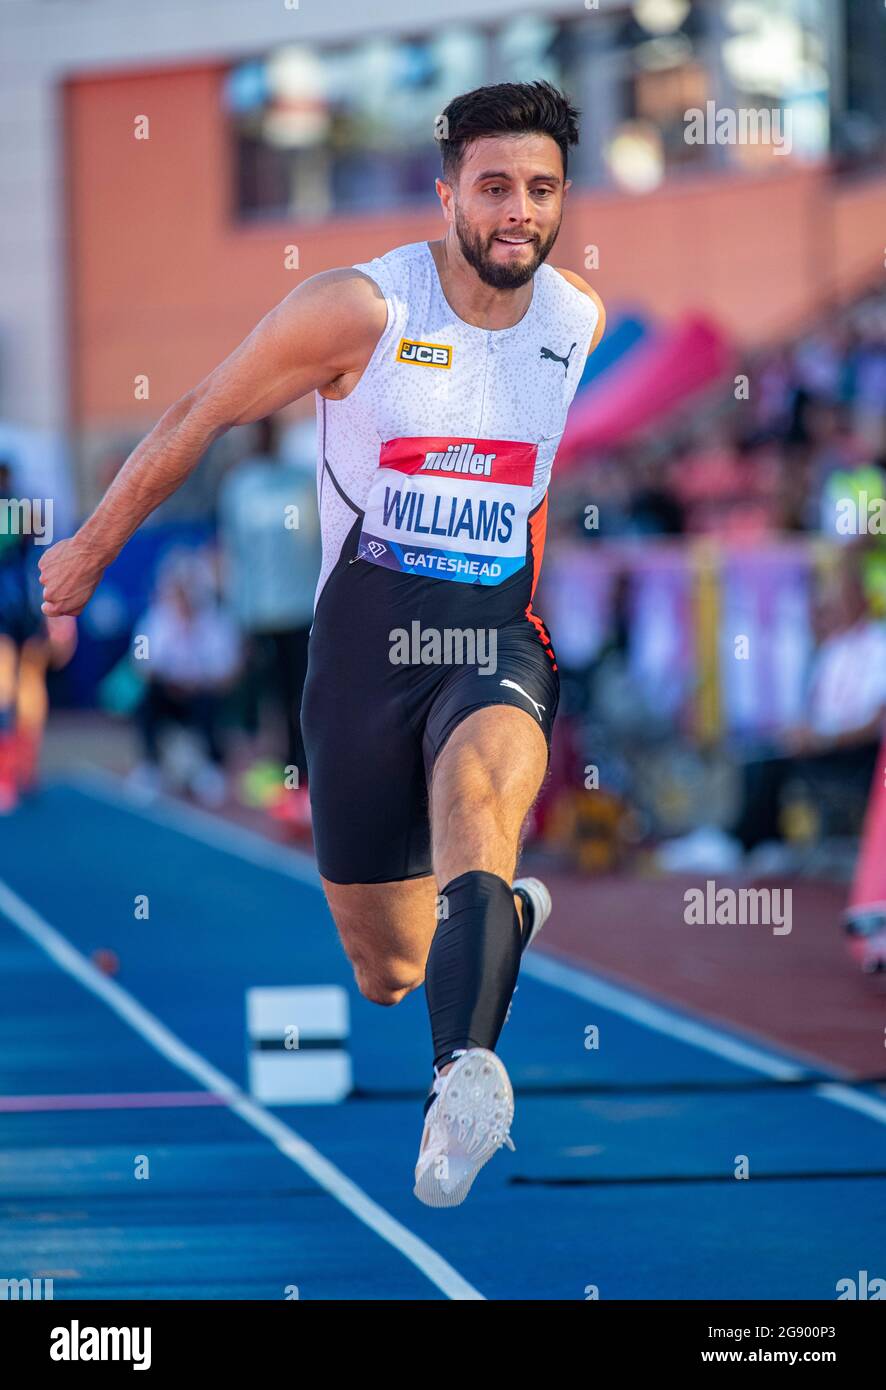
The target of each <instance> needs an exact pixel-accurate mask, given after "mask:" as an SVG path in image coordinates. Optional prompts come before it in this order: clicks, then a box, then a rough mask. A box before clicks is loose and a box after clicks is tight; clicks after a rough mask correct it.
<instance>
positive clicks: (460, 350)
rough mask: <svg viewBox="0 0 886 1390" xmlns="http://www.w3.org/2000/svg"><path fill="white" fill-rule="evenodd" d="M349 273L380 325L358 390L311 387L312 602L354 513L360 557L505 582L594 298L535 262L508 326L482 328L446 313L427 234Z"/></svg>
mask: <svg viewBox="0 0 886 1390" xmlns="http://www.w3.org/2000/svg"><path fill="white" fill-rule="evenodd" d="M354 269H356V270H360V271H362V272H363V273H364V274H365V275H368V276H369V277H370V278H371V279H372V280H374V281H375V282H376V284H377V285H378V286H379V288H380V290H381V292H382V294H383V295H384V298H385V302H386V305H387V311H388V318H387V325H386V327H385V330H384V332H383V333H382V335H381V338H380V339H379V341H378V343H377V345H376V347H375V351H374V352H373V354H372V357H371V359H370V361H369V363H368V364H367V366H366V369H365V371H364V372H363V374H362V376H361V377H360V380H359V381H358V382H357V385H356V387H355V388H354V390H353V391H352V392H351V393H350V394H349V395H348V396H346V397H345V398H344V399H343V400H340V401H331V400H327V399H326V398H325V397H323V396H321V395H320V394H319V392H317V393H316V405H317V423H318V433H317V443H318V496H319V505H320V517H321V525H322V532H323V566H322V569H321V572H320V578H319V582H318V585H317V593H316V598H319V596H320V592H321V591H322V588H323V586H324V584H325V583H326V580H327V578H328V577H329V574H330V572H331V571H332V569H333V568H334V566H335V565H336V563H337V561H338V560H339V558H340V555H341V549H342V545H343V543H344V541H345V538H346V537H347V535H348V533H349V532H350V530H351V528H352V527H353V525H354V518H355V514H359V513H363V514H364V519H363V526H362V532H361V536H360V542H359V546H358V551H357V554H358V556H359V557H360V558H361V559H364V560H367V561H369V562H370V563H374V564H380V565H385V566H387V567H389V568H391V569H395V570H401V571H406V572H409V573H412V574H416V575H422V576H425V577H428V578H435V579H440V580H450V581H455V582H463V583H472V584H476V583H480V584H498V583H501V582H502V580H504V579H505V578H507V577H508V576H509V575H511V574H513V573H514V571H515V570H517V569H519V568H520V567H521V566H522V565H523V564H525V562H526V547H527V533H528V527H527V519H528V516H529V514H530V513H531V512H533V511H534V510H535V509H536V507H537V506H538V505H539V503H540V502H541V501H542V500H543V499H544V497H545V494H546V492H547V488H548V482H549V479H550V475H551V467H552V464H553V461H554V455H555V453H556V451H557V445H558V444H559V442H560V437H561V435H562V433H563V429H564V426H565V424H566V413H567V411H568V409H569V406H570V404H571V402H572V398H573V396H574V394H575V390H576V387H577V386H578V382H579V380H580V378H581V374H582V371H583V369H584V365H585V361H586V358H587V353H588V349H589V347H590V343H591V339H592V337H593V334H594V330H595V328H596V326H597V320H598V316H599V315H598V309H597V305H596V304H595V302H594V301H593V300H592V299H591V298H590V297H589V296H588V295H586V294H583V293H582V292H581V291H580V290H578V289H576V288H575V286H574V285H571V284H570V283H569V281H568V280H566V279H565V278H564V277H563V276H562V275H560V274H559V273H558V272H557V271H556V270H554V269H553V268H552V267H551V266H548V265H546V264H543V265H541V266H539V268H538V270H537V271H536V273H535V276H534V277H533V293H532V300H531V302H530V305H529V308H528V309H527V311H526V313H525V314H524V315H523V318H522V319H521V320H520V322H519V323H516V324H514V325H513V327H511V328H502V329H487V328H478V327H476V326H475V325H473V324H469V323H466V322H464V320H463V319H460V318H458V317H457V315H456V314H455V313H454V312H453V310H452V309H451V308H450V306H449V304H448V302H447V300H446V298H445V296H444V294H443V290H442V286H441V284H440V278H439V275H438V273H437V267H436V263H435V261H434V258H433V255H432V252H431V248H430V246H429V245H428V243H427V241H418V242H413V243H411V244H409V245H407V246H400V247H397V248H396V249H395V250H393V251H389V252H388V254H387V255H385V256H379V257H377V258H376V259H375V260H372V261H368V262H364V263H362V264H358V265H356V266H355V267H354ZM315 602H316V599H315Z"/></svg>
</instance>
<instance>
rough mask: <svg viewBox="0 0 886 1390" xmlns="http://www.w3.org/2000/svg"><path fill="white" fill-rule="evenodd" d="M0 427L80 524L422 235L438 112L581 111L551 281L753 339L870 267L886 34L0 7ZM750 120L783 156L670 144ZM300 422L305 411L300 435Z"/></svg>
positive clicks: (485, 16) (789, 2) (661, 11)
mask: <svg viewBox="0 0 886 1390" xmlns="http://www.w3.org/2000/svg"><path fill="white" fill-rule="evenodd" d="M0 22H2V26H3V45H2V49H3V58H2V79H3V80H2V83H0V103H2V109H3V121H4V126H5V132H6V138H5V140H4V142H3V146H2V154H0V190H2V196H3V202H4V211H5V217H4V224H5V228H6V230H5V233H4V242H5V244H4V255H3V257H2V258H0V303H2V306H3V307H2V310H0V422H2V423H5V424H6V425H7V426H14V427H17V428H20V429H26V430H29V431H31V432H32V433H33V435H34V437H37V438H39V439H40V440H42V441H43V442H44V444H45V446H46V448H47V449H48V450H54V451H55V452H56V455H57V454H58V450H59V447H60V445H61V444H62V443H64V442H66V441H67V442H68V443H69V444H70V447H71V448H72V450H73V454H74V458H75V461H76V465H77V467H76V476H77V481H78V488H79V502H80V505H81V506H87V505H90V504H91V503H92V502H94V500H95V498H96V496H97V494H98V493H99V492H100V491H101V490H102V488H103V487H104V486H105V485H106V483H107V481H108V479H109V477H110V476H111V475H112V473H113V471H114V468H115V467H116V466H117V464H118V463H119V461H120V459H121V456H122V455H125V453H126V451H127V450H128V448H129V447H130V446H131V444H132V443H133V442H134V441H135V439H137V438H138V437H139V436H140V435H141V434H143V433H144V432H145V430H146V429H147V428H148V427H149V426H150V424H151V423H152V422H153V421H154V420H155V419H156V418H157V416H158V415H159V414H160V413H161V411H162V410H163V409H164V408H165V407H166V406H167V405H168V404H169V403H170V402H171V401H172V400H173V399H174V398H175V397H176V396H178V395H179V394H181V392H182V391H183V390H185V389H186V388H187V387H188V386H189V385H191V384H193V383H194V382H195V381H197V380H199V379H200V378H201V377H202V376H203V375H205V373H206V372H208V371H209V370H210V369H211V368H212V366H213V365H214V364H215V363H216V362H217V361H218V360H219V359H220V358H221V357H222V356H224V355H225V354H226V353H227V352H228V351H230V350H231V349H232V348H233V347H234V346H235V345H236V343H237V342H238V341H239V340H240V338H242V337H243V336H244V334H245V333H246V332H248V330H249V329H250V328H251V326H252V325H253V324H254V322H255V321H256V319H257V318H258V317H259V316H260V315H261V314H263V313H264V312H265V311H267V310H268V309H269V308H270V307H271V306H272V305H273V304H274V303H275V302H276V301H277V300H279V299H280V298H281V297H282V296H283V295H285V294H286V293H287V291H288V290H290V289H291V288H292V287H293V285H295V284H297V283H298V282H299V281H300V280H301V279H304V278H305V277H306V276H308V275H311V274H314V273H316V272H317V271H320V270H323V269H326V268H328V267H330V266H334V265H341V264H350V263H352V262H354V261H357V260H366V259H369V258H370V257H372V256H374V255H377V254H380V253H382V252H383V251H385V250H386V249H388V248H390V247H391V246H393V245H396V244H398V243H401V242H404V241H412V240H418V239H421V238H423V237H434V236H436V235H439V232H440V227H441V222H440V216H439V207H438V203H437V200H436V196H435V193H434V179H435V177H436V176H437V173H438V158H437V150H436V146H435V142H434V123H435V119H436V117H437V115H438V114H439V112H440V111H441V110H442V108H443V106H444V105H445V104H446V102H447V101H448V100H449V98H450V97H451V96H453V95H454V94H456V93H457V92H460V91H465V90H467V89H469V88H471V87H474V86H477V85H480V84H482V83H486V82H495V81H504V80H527V79H532V78H537V77H546V78H549V79H550V80H552V81H553V82H555V83H557V84H559V85H561V86H563V87H564V88H565V89H566V90H567V91H568V93H569V94H570V96H571V97H572V98H573V99H574V100H575V101H576V102H577V103H578V104H579V106H580V107H581V108H582V110H583V113H584V122H583V139H582V144H581V146H580V148H579V150H578V151H577V152H576V156H575V159H574V163H573V165H572V166H571V167H570V175H571V177H572V178H573V180H574V187H573V190H572V193H571V196H570V202H569V208H568V213H567V216H566V218H565V220H564V226H563V232H562V234H561V240H560V243H559V245H558V252H557V259H558V261H559V263H561V264H564V265H569V266H572V267H573V268H575V269H577V270H580V271H582V272H583V273H586V274H587V275H588V276H589V278H591V279H592V280H593V282H594V283H595V284H597V285H598V286H599V288H600V290H601V292H602V293H603V295H604V297H605V298H606V299H607V301H608V302H610V303H623V304H632V305H636V306H638V307H639V308H640V309H642V310H643V311H645V312H647V313H653V314H658V315H662V316H664V317H668V316H673V315H675V314H677V313H680V312H683V311H685V310H687V309H702V310H705V311H707V312H708V313H710V314H712V315H713V316H714V317H716V318H717V319H718V320H720V322H721V323H722V324H723V325H724V326H725V327H726V328H727V329H728V331H729V332H730V333H731V335H732V336H733V337H734V338H735V339H736V340H737V341H738V342H740V343H743V344H747V345H754V344H758V343H763V342H766V341H769V340H771V339H772V338H774V337H775V336H777V335H778V334H780V333H782V332H784V331H786V330H787V329H789V328H790V327H791V326H794V325H796V324H798V323H801V322H802V321H803V319H804V318H805V317H808V316H809V315H810V314H811V313H812V312H814V311H815V310H816V309H817V308H820V307H821V306H822V305H825V304H827V303H828V302H829V300H830V299H831V298H832V297H834V296H839V295H841V294H844V293H849V292H851V291H852V290H853V289H854V288H855V287H856V286H857V285H858V284H861V283H863V282H865V280H869V279H870V277H871V276H872V275H873V274H874V273H875V272H876V271H877V270H878V269H879V271H880V272H882V264H883V232H882V228H883V225H884V218H886V173H884V165H883V156H884V149H886V96H884V92H886V88H884V84H883V73H884V71H886V9H884V7H883V6H882V5H873V4H869V3H867V0H696V3H689V0H633V3H629V2H628V0H598V3H592V0H585V4H584V5H583V6H582V5H580V4H575V3H573V4H569V3H563V0H535V3H533V4H532V5H531V6H529V7H526V8H521V7H520V6H515V5H514V4H513V2H512V0H450V3H449V4H448V5H447V6H446V7H445V9H443V10H441V9H439V8H435V7H425V8H423V9H419V8H418V7H416V6H415V5H413V4H410V3H408V0H374V4H373V5H372V6H371V7H369V6H367V7H365V10H361V8H360V7H357V6H355V5H354V4H353V0H324V3H322V4H319V3H316V0H301V3H300V4H299V3H298V0H292V2H291V3H289V0H252V3H249V4H244V3H242V0H154V3H152V4H151V5H149V6H146V5H144V4H141V3H137V0H39V3H38V2H37V0H5V3H4V5H3V7H2V21H0ZM693 109H696V110H698V111H700V112H704V113H707V115H708V117H709V120H711V121H712V120H713V115H712V112H721V111H723V110H726V111H733V112H734V111H738V110H764V111H766V112H768V113H770V115H772V114H774V116H775V117H776V118H777V121H776V126H775V130H776V132H778V131H782V132H783V131H789V134H790V139H789V140H787V141H786V140H784V139H777V138H776V137H775V136H772V138H770V139H768V140H767V139H762V140H760V139H750V138H749V139H745V140H743V141H734V142H727V143H721V142H720V140H719V139H718V137H717V136H716V133H715V132H714V130H713V126H712V125H709V127H708V135H707V137H706V138H705V139H704V140H702V141H696V142H692V141H690V140H689V139H687V122H686V113H687V111H690V110H693ZM310 404H311V403H310V402H306V403H305V408H306V409H308V408H310Z"/></svg>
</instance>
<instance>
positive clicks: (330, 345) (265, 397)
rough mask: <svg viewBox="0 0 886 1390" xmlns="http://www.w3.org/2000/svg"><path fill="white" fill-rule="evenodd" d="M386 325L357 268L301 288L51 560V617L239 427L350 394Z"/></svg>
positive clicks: (85, 594)
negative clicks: (305, 400)
mask: <svg viewBox="0 0 886 1390" xmlns="http://www.w3.org/2000/svg"><path fill="white" fill-rule="evenodd" d="M386 319H387V308H386V306H385V302H384V299H383V297H382V295H381V292H380V291H379V289H378V286H377V285H376V284H375V283H374V282H373V281H372V280H370V279H369V277H368V276H366V275H362V274H361V273H360V272H359V271H355V270H352V269H350V268H343V269H340V270H328V271H324V272H322V273H321V274H319V275H314V276H312V277H311V278H310V279H309V280H306V281H305V282H304V283H303V284H301V285H299V286H298V288H297V289H294V290H293V291H292V293H291V294H289V295H287V297H286V298H285V299H284V300H282V301H281V303H280V304H278V305H277V306H276V308H274V309H272V310H271V312H270V313H269V314H267V315H266V316H265V318H263V319H262V320H261V322H260V323H259V324H258V325H257V326H256V327H255V328H254V329H253V331H252V332H251V333H250V335H249V337H248V338H246V339H245V340H244V341H243V342H242V343H241V344H240V346H239V347H238V348H236V349H235V350H234V352H232V353H231V355H230V357H227V358H226V359H225V360H224V362H222V363H221V364H220V365H219V366H218V367H216V368H215V370H214V371H213V372H210V374H209V376H208V377H206V379H205V380H204V381H202V382H201V383H200V385H199V386H196V387H194V389H193V390H191V391H188V392H186V393H185V395H184V396H182V397H181V399H180V400H178V401H176V402H175V404H174V405H172V406H170V407H169V409H168V410H167V411H166V412H165V414H164V415H163V416H161V418H160V419H159V420H158V421H157V424H156V425H155V426H154V428H153V429H152V430H151V432H150V434H148V435H147V436H146V437H145V438H144V439H143V440H142V442H141V443H140V444H139V445H138V446H137V447H136V448H135V449H134V450H133V452H132V453H131V454H130V456H129V458H128V459H127V460H126V462H125V464H124V465H123V467H122V468H121V470H120V472H119V473H118V474H117V476H116V478H115V479H114V481H113V482H112V483H111V485H110V487H109V488H108V490H107V492H106V493H105V495H104V497H103V498H102V500H101V502H100V503H99V504H98V506H97V507H96V509H95V511H94V512H93V514H92V516H90V517H89V519H88V520H87V521H85V522H84V523H83V525H82V526H81V527H80V529H79V531H78V532H77V533H76V535H75V536H73V537H72V538H71V539H70V540H65V541H59V543H58V544H57V545H54V546H52V548H51V549H50V550H48V551H47V552H46V553H45V554H44V556H43V558H42V559H41V561H40V577H41V581H42V583H43V596H44V602H43V612H44V613H45V614H47V615H48V616H50V617H56V616H59V615H61V614H71V615H76V614H77V613H80V612H82V610H83V608H84V607H85V606H86V604H87V603H88V601H89V599H90V598H91V596H92V594H93V592H94V590H95V588H96V586H97V585H98V583H99V580H100V579H101V577H102V574H103V573H104V571H105V569H106V568H107V566H108V565H109V564H110V563H111V561H112V560H113V559H114V558H115V557H116V556H117V555H118V554H119V552H120V550H122V548H123V546H124V545H125V544H126V542H127V541H128V540H129V538H130V536H131V535H132V534H133V532H134V531H136V530H137V529H138V527H139V526H140V525H141V524H142V522H143V521H144V520H145V518H146V517H148V516H150V514H151V512H152V511H154V509H155V508H156V507H158V506H159V505H160V503H161V502H163V501H165V500H166V498H167V497H169V496H170V495H171V494H172V493H173V492H175V490H176V489H177V488H178V487H180V486H181V484H182V483H183V482H184V481H185V479H186V478H187V477H188V475H189V474H190V473H191V472H193V470H194V469H195V468H196V466H197V464H198V463H199V462H200V459H201V458H202V456H203V454H204V453H205V452H206V449H207V448H208V446H209V445H210V444H211V443H212V442H213V440H215V439H217V438H218V437H219V436H220V435H222V434H224V433H225V431H226V430H228V429H230V428H231V427H232V426H233V425H246V424H250V423H251V422H252V421H254V420H260V419H262V418H263V417H264V416H265V415H271V414H273V413H274V412H275V411H277V410H281V409H282V408H283V406H285V405H288V404H289V403H290V402H291V401H294V400H298V398H299V397H300V396H304V395H307V393H308V392H310V391H314V390H318V391H321V392H322V394H324V395H329V396H333V397H339V396H342V395H347V394H348V390H349V389H350V388H351V386H352V385H353V382H354V378H355V377H357V378H359V376H360V374H361V372H362V371H363V369H364V367H365V366H366V364H367V363H368V361H369V359H370V357H371V356H372V353H373V350H374V348H375V346H376V344H377V342H378V340H379V338H380V337H381V334H382V333H383V331H384V327H385V323H386Z"/></svg>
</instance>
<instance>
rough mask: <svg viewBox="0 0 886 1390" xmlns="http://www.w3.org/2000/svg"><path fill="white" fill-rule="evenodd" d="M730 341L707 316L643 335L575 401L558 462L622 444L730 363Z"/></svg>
mask: <svg viewBox="0 0 886 1390" xmlns="http://www.w3.org/2000/svg"><path fill="white" fill-rule="evenodd" d="M732 360H733V350H732V345H731V343H730V342H729V341H728V339H727V338H726V336H725V334H724V333H723V332H722V330H721V329H720V328H718V327H717V325H716V324H714V323H713V322H712V321H711V320H710V319H707V318H704V317H702V316H693V317H690V318H686V319H684V320H683V321H682V322H681V323H679V324H677V326H676V327H675V328H673V329H671V330H669V331H667V332H664V333H661V334H658V335H656V337H654V338H653V339H651V340H649V339H646V340H645V341H644V342H643V343H641V345H640V346H639V347H638V348H637V349H636V350H635V351H634V352H632V353H630V354H629V355H628V356H627V357H626V358H624V359H623V360H622V361H621V362H619V363H617V364H616V366H614V367H613V368H612V370H611V371H609V372H606V373H605V375H604V376H602V377H601V378H600V379H599V380H598V381H596V382H594V383H592V384H591V385H590V386H589V387H588V388H587V390H585V391H583V392H582V393H581V394H580V395H579V396H578V397H577V398H576V401H575V404H574V405H573V407H572V410H571V411H570V414H569V421H568V423H567V426H566V430H565V432H564V434H563V438H562V440H561V442H560V448H559V449H558V451H557V466H558V468H561V469H562V468H563V467H564V466H565V467H567V468H568V467H570V466H571V465H573V464H575V463H578V462H579V461H580V460H581V459H582V458H583V457H586V456H587V455H588V454H589V453H593V452H594V451H595V450H599V449H606V448H611V447H612V446H613V445H616V444H621V443H623V442H624V441H625V440H627V439H629V438H630V437H631V436H632V435H634V434H636V433H638V431H640V430H642V429H644V428H646V426H648V425H650V424H651V423H652V422H653V421H655V420H657V419H658V418H659V417H660V416H662V415H665V414H667V412H668V411H670V410H673V409H674V408H675V407H676V406H678V405H681V404H682V403H683V402H684V401H685V400H686V399H688V397H690V396H692V395H694V394H695V392H697V391H701V390H703V389H704V387H706V386H710V385H711V384H712V383H713V382H715V381H716V380H717V379H718V378H719V377H721V376H723V374H724V373H725V372H726V371H727V370H728V369H729V367H730V365H731V363H732Z"/></svg>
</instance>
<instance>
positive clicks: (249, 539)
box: [218, 418, 321, 820]
mask: <svg viewBox="0 0 886 1390" xmlns="http://www.w3.org/2000/svg"><path fill="white" fill-rule="evenodd" d="M218 510H219V539H220V542H221V546H222V551H223V558H224V586H225V592H226V594H227V598H228V602H229V604H230V607H231V611H232V612H233V613H234V614H235V616H236V618H237V621H238V622H239V624H240V627H241V629H242V631H243V632H244V634H245V635H246V636H247V638H248V660H249V663H250V667H251V670H252V673H253V674H257V673H258V671H260V670H261V669H264V670H265V671H267V672H269V674H270V684H271V689H272V692H273V695H274V697H275V700H276V703H277V704H278V706H279V707H280V709H281V711H282V714H283V718H284V721H285V730H286V742H285V748H283V749H282V750H281V752H282V754H283V756H284V758H285V762H286V764H287V765H288V766H289V767H290V768H294V769H297V786H293V785H292V780H293V779H291V778H290V777H288V776H287V775H286V774H285V773H284V772H283V770H280V771H279V774H278V776H277V786H278V788H279V796H278V797H277V799H276V814H277V815H278V816H280V817H281V818H284V819H285V818H287V816H288V815H290V814H291V816H292V817H293V818H294V819H295V820H300V819H303V818H304V817H305V816H306V815H307V788H306V782H307V762H306V759H305V751H304V745H303V743H302V737H301V724H300V718H299V714H300V709H301V698H302V691H303V689H304V683H305V676H306V674H307V661H308V635H309V633H310V629H311V622H312V620H313V609H314V591H315V588H316V585H317V578H318V575H319V573H320V558H321V550H320V522H319V515H318V512H317V484H316V459H315V458H314V457H313V456H312V457H311V459H310V461H309V465H308V460H307V459H306V460H305V466H299V465H298V464H296V463H290V462H285V461H284V460H283V459H282V458H281V456H280V449H279V443H278V439H277V428H276V422H275V420H274V419H273V418H268V419H265V420H262V421H261V422H260V424H259V426H258V447H257V450H256V453H255V454H254V455H252V456H251V457H249V458H247V459H245V460H244V461H243V462H242V463H240V464H238V465H237V466H236V467H234V468H233V469H231V471H230V472H229V473H228V474H227V476H226V477H225V479H224V481H223V483H222V487H221V490H220V493H219V504H218Z"/></svg>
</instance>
